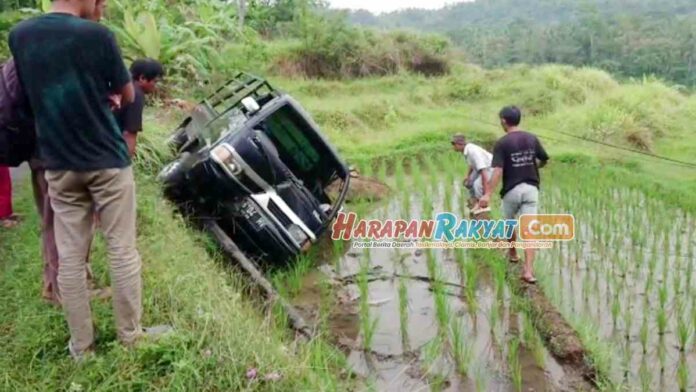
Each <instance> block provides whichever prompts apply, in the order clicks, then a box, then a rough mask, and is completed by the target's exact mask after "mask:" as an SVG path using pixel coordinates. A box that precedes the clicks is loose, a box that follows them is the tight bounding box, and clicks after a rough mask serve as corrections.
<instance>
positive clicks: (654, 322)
mask: <svg viewBox="0 0 696 392" xmlns="http://www.w3.org/2000/svg"><path fill="white" fill-rule="evenodd" d="M386 172H387V170H386V168H385V167H381V168H378V169H376V170H375V172H370V173H367V174H368V175H374V176H375V177H377V178H380V179H382V180H383V181H385V182H387V183H389V184H390V185H391V186H392V187H393V189H394V190H395V191H394V192H393V194H392V195H391V197H390V198H389V200H387V201H385V202H382V203H378V204H371V205H370V206H369V207H367V208H362V207H359V211H358V213H359V215H360V217H361V218H366V219H373V218H374V219H386V218H391V219H394V218H403V219H410V218H425V219H432V218H433V216H434V214H436V213H438V212H442V211H451V212H454V213H455V214H457V215H459V216H460V217H462V218H465V217H466V216H468V212H469V211H468V208H467V200H468V198H469V196H468V193H467V192H466V190H464V191H463V192H462V189H463V187H462V186H461V177H462V175H461V173H465V169H464V168H462V167H461V166H457V165H456V164H448V163H447V162H446V160H445V159H443V161H442V162H437V161H434V160H430V159H428V158H427V157H426V159H425V161H424V162H415V161H414V162H411V164H410V165H409V170H408V174H406V170H404V168H403V167H401V166H396V167H394V168H392V169H391V170H390V172H392V176H391V177H389V178H387V175H386ZM432 173H437V174H438V175H437V176H435V175H432ZM579 184H580V185H582V184H585V185H586V186H578V185H579ZM363 207H364V206H363ZM360 208H362V209H361V210H360ZM541 212H542V213H571V214H574V215H575V218H576V223H577V230H576V231H577V233H576V239H575V240H574V241H571V242H567V243H558V244H556V245H555V246H554V248H553V249H550V250H541V251H539V256H538V260H537V263H536V270H537V275H538V278H539V279H540V282H539V284H540V287H541V288H542V289H543V291H544V293H545V294H546V297H548V298H549V299H550V300H551V302H552V303H553V304H554V305H555V306H556V307H557V308H558V309H559V310H560V311H561V313H562V314H563V315H564V316H565V318H566V319H567V320H569V321H570V322H571V324H572V325H573V327H575V329H576V330H578V332H579V333H580V336H581V337H582V338H583V340H584V343H585V346H586V348H587V349H588V350H589V351H590V352H591V360H592V363H593V364H594V368H595V369H597V370H599V371H600V372H601V374H600V375H601V376H602V380H603V383H601V384H600V385H599V386H598V387H599V388H600V389H607V390H645V391H654V390H660V391H686V390H694V389H695V388H696V378H695V377H694V376H693V375H694V374H696V350H695V342H696V335H695V333H696V295H694V294H696V287H695V286H696V282H695V281H694V276H693V275H694V267H696V261H695V260H694V253H695V251H696V243H694V241H695V237H694V232H695V226H694V224H695V223H694V217H693V216H690V215H688V214H685V213H683V212H681V211H679V210H678V209H674V208H669V207H667V205H666V204H665V203H663V202H661V201H659V200H657V199H656V198H654V197H651V196H649V195H647V194H645V193H642V192H639V191H636V190H629V189H628V188H621V187H617V186H615V183H614V182H612V181H611V180H610V179H597V178H585V177H584V176H583V174H582V173H581V172H577V173H576V172H573V171H572V170H564V171H562V172H561V171H551V172H550V173H549V175H547V177H546V178H545V183H544V187H543V192H542V206H541ZM494 216H496V212H495V208H494ZM330 248H331V249H329V250H328V251H327V252H325V254H324V255H322V256H321V257H319V258H318V259H319V266H318V267H317V268H312V265H315V264H316V261H317V260H314V261H313V260H305V261H304V262H303V263H304V265H305V266H304V267H302V268H304V270H303V271H304V272H297V271H299V270H302V268H300V269H299V270H298V269H296V270H295V272H294V276H295V278H294V280H295V283H292V284H291V285H290V286H294V289H293V290H292V291H293V293H291V294H290V295H289V297H291V298H292V302H293V303H294V304H295V305H296V306H297V307H298V308H299V309H300V310H301V312H302V313H303V314H304V315H305V316H306V317H307V318H308V319H309V320H312V321H314V322H315V324H318V325H321V327H320V328H321V329H322V331H323V332H322V333H324V334H325V335H326V336H328V337H329V338H330V340H331V341H333V342H334V343H335V344H336V345H338V346H339V347H340V348H341V349H342V350H343V352H344V353H345V354H346V356H347V358H348V362H349V366H350V368H351V369H352V370H353V372H355V373H356V374H358V375H360V376H362V378H364V379H365V380H366V385H367V387H368V388H371V389H373V390H379V391H413V390H416V391H417V390H445V391H447V390H451V391H522V390H524V391H558V390H576V389H577V384H573V382H572V381H570V380H571V379H573V377H575V378H577V374H572V373H573V371H572V369H570V370H569V369H568V364H565V365H564V364H561V363H559V362H557V361H556V360H555V359H554V357H553V356H552V355H550V354H549V352H548V351H547V349H546V348H545V346H544V343H543V341H542V339H541V337H540V336H539V334H538V333H537V331H536V330H535V328H534V325H535V324H534V323H533V322H532V321H531V320H530V319H529V318H528V317H527V316H526V315H527V314H528V313H527V312H525V308H524V304H523V303H522V301H520V300H519V298H518V297H516V296H515V295H513V294H512V293H511V292H510V290H509V288H508V286H507V281H506V278H508V279H509V277H506V267H507V266H506V265H505V263H504V262H502V261H501V260H502V257H501V256H502V255H501V254H499V253H498V252H500V251H497V250H495V251H494V250H465V249H447V250H443V249H358V248H355V247H352V246H351V244H350V243H348V242H340V241H335V242H332V245H330ZM286 287H287V285H286ZM585 385H589V384H585Z"/></svg>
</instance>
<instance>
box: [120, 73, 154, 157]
mask: <svg viewBox="0 0 696 392" xmlns="http://www.w3.org/2000/svg"><path fill="white" fill-rule="evenodd" d="M130 73H131V77H132V78H133V87H134V90H135V99H134V100H133V102H132V103H130V104H127V105H119V98H112V101H114V102H115V103H116V108H115V110H114V114H115V115H116V121H117V122H118V125H119V127H120V128H121V132H122V133H123V139H124V140H125V141H126V144H127V145H128V153H129V155H130V156H131V157H133V156H134V155H135V151H136V146H137V141H138V134H139V133H140V132H141V131H142V130H143V110H144V109H145V95H146V94H147V95H149V94H154V93H155V91H157V83H158V82H159V81H160V80H161V78H162V77H164V67H162V64H160V63H159V62H158V61H156V60H152V59H140V60H136V61H135V62H133V64H132V65H131V67H130Z"/></svg>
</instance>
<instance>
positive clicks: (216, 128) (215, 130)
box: [203, 108, 247, 144]
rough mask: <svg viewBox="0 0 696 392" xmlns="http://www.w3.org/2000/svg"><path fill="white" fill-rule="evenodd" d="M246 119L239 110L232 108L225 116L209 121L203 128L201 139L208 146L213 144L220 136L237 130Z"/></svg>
mask: <svg viewBox="0 0 696 392" xmlns="http://www.w3.org/2000/svg"><path fill="white" fill-rule="evenodd" d="M246 120H247V117H246V116H245V115H244V113H242V111H241V110H240V109H237V108H234V109H232V110H230V111H229V112H228V113H226V114H225V115H223V116H221V117H218V118H217V119H215V120H213V121H211V122H210V123H208V124H207V126H206V127H205V131H204V132H203V137H204V138H205V140H206V142H207V143H208V144H211V143H214V142H215V141H217V140H218V139H219V138H220V137H221V136H223V135H226V134H228V133H230V132H234V131H236V130H239V129H240V128H241V127H242V126H243V125H244V123H245V122H246Z"/></svg>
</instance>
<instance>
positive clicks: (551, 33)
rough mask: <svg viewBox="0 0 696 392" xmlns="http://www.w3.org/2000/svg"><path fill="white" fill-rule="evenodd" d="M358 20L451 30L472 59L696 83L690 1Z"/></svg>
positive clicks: (526, 1) (451, 9)
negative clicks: (557, 65)
mask: <svg viewBox="0 0 696 392" xmlns="http://www.w3.org/2000/svg"><path fill="white" fill-rule="evenodd" d="M349 16H350V20H351V21H353V22H354V23H357V24H362V25H367V26H373V27H382V28H389V29H393V28H408V29H418V30H423V31H434V32H440V33H445V34H447V35H448V36H449V37H450V38H451V39H452V41H453V42H454V43H455V44H456V45H457V46H460V47H461V48H463V50H464V51H465V53H466V55H467V57H468V59H469V60H470V61H473V62H476V63H479V64H481V65H483V66H486V67H495V66H501V65H506V64H511V63H529V64H541V63H564V64H572V65H591V66H596V67H601V68H603V69H605V70H607V71H610V72H613V73H617V74H621V75H624V76H633V77H640V76H643V75H645V74H655V75H659V76H661V77H663V78H666V79H668V80H671V81H673V82H676V83H679V84H684V85H690V86H693V85H695V84H696V3H694V1H693V0H582V1H577V0H477V1H474V2H464V3H459V4H455V5H450V6H448V7H445V8H443V9H440V10H434V11H428V10H415V9H411V10H404V11H398V12H393V13H388V14H384V15H380V16H375V15H372V14H370V13H369V12H367V11H357V12H352V13H350V14H349Z"/></svg>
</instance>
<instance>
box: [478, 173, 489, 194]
mask: <svg viewBox="0 0 696 392" xmlns="http://www.w3.org/2000/svg"><path fill="white" fill-rule="evenodd" d="M479 175H480V176H481V184H482V185H483V194H484V195H485V194H487V193H488V188H490V184H489V183H488V181H489V180H490V178H488V170H486V169H481V170H480V171H479Z"/></svg>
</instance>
